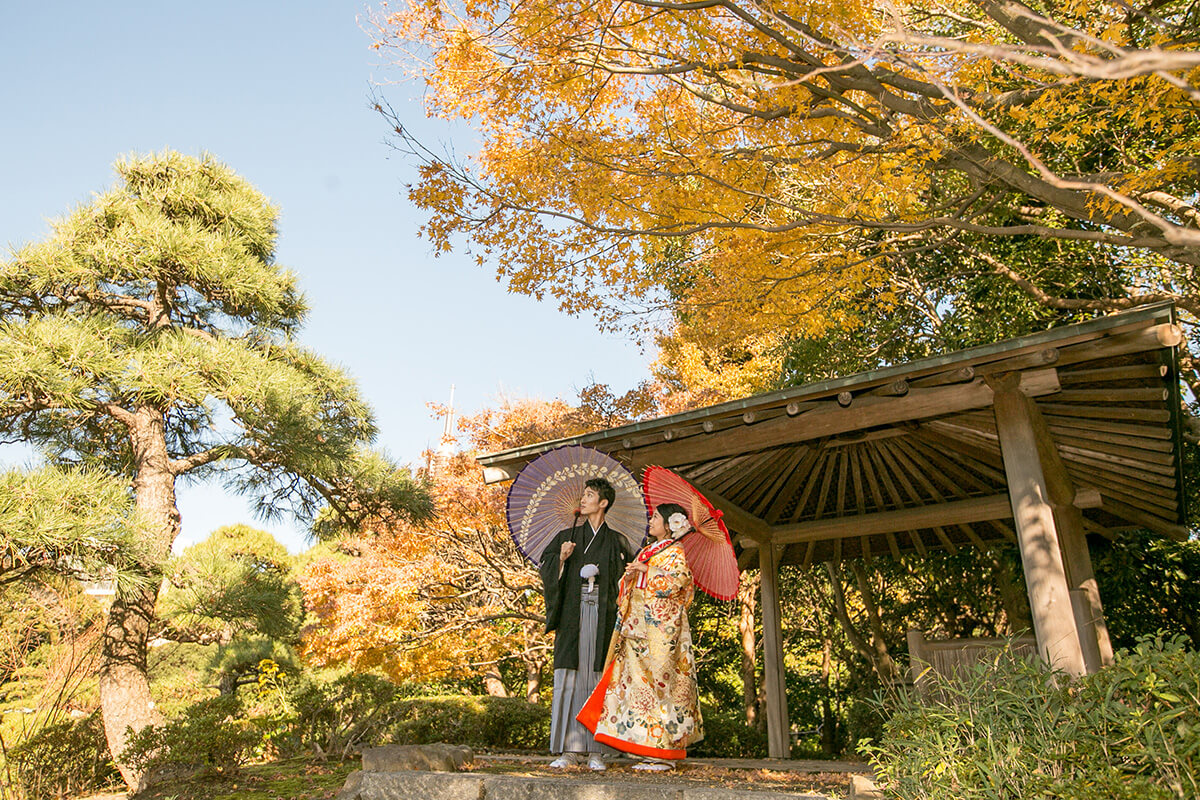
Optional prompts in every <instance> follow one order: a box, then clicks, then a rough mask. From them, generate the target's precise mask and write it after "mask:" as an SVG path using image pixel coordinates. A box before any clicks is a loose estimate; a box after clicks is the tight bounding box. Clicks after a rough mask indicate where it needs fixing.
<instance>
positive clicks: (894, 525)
mask: <svg viewBox="0 0 1200 800" xmlns="http://www.w3.org/2000/svg"><path fill="white" fill-rule="evenodd" d="M1175 322H1176V320H1175V310H1174V307H1173V306H1172V305H1170V304H1159V305H1153V306H1145V307H1141V308H1137V309H1133V310H1130V311H1126V312H1122V313H1119V314H1113V315H1111V316H1106V317H1101V318H1097V319H1094V320H1090V321H1088V322H1083V323H1078V324H1074V325H1064V326H1061V327H1057V328H1053V329H1050V330H1047V331H1042V332H1039V333H1036V334H1032V335H1029V336H1023V337H1020V338H1016V339H1009V340H1006V341H1002V342H996V343H993V344H988V345H983V346H980V347H973V348H969V349H966V350H959V351H957V352H953V353H948V354H946V355H942V356H937V357H933V358H926V359H921V360H919V361H913V362H910V363H907V364H900V365H896V366H890V367H885V368H881V369H876V370H872V371H869V372H862V373H858V374H856V375H849V376H846V377H841V378H835V379H833V380H827V381H821V382H818V383H811V384H807V385H804V386H797V387H792V388H787V389H781V390H779V391H775V392H769V393H766V394H760V395H755V396H753V397H747V398H744V399H740V400H733V401H729V402H725V403H720V404H717V405H713V406H709V407H707V408H701V409H696V410H694V411H689V412H685V413H681V414H673V415H670V416H665V417H659V418H657V419H651V420H644V421H641V422H635V423H631V424H628V425H621V426H618V427H615V428H610V429H607V430H602V431H596V432H593V433H588V434H584V435H581V436H573V437H570V438H566V439H559V440H555V441H550V442H541V443H538V444H534V445H529V446H526V447H519V448H514V449H511V450H505V451H502V452H497V453H491V454H488V455H485V456H481V457H480V458H479V462H480V464H481V465H483V467H484V470H485V479H486V480H487V481H488V482H489V483H494V482H497V481H502V480H507V479H511V478H513V477H515V476H516V474H517V472H518V471H519V470H520V468H521V467H522V466H523V465H524V464H526V463H528V462H529V461H530V460H532V459H533V458H536V457H537V456H538V455H540V454H541V453H544V452H546V451H548V450H551V449H553V448H555V447H559V446H562V445H567V444H583V445H587V446H589V447H594V448H596V449H598V450H601V451H604V452H606V453H608V454H609V455H611V456H613V457H614V458H616V459H617V460H619V461H621V462H622V463H624V464H625V465H626V466H628V467H629V468H630V469H631V470H632V471H633V472H634V473H635V474H639V473H640V472H641V470H642V469H644V468H645V467H646V466H648V465H650V464H659V465H661V466H665V467H670V468H671V469H673V470H675V471H676V472H678V473H679V474H681V475H683V476H684V477H686V478H687V479H688V480H689V481H691V482H692V483H693V484H695V485H696V487H697V488H699V489H700V490H701V491H703V492H704V493H705V494H706V496H708V497H709V499H711V500H713V501H714V502H715V503H716V504H717V505H718V506H719V507H722V508H723V509H724V511H725V518H726V521H727V522H728V523H729V527H730V529H731V531H732V532H734V533H735V535H736V537H737V538H735V542H737V543H738V544H740V545H741V546H742V547H743V548H746V549H749V548H751V547H754V546H757V545H758V544H759V543H762V542H765V541H774V542H775V543H777V544H778V545H780V546H781V547H782V548H783V549H782V551H781V557H780V562H781V563H801V564H809V563H813V562H820V561H831V560H833V561H836V560H841V559H843V558H855V557H860V556H865V557H870V556H871V555H872V554H886V553H890V554H892V555H899V554H900V553H902V552H907V551H914V550H915V551H917V552H919V553H922V554H923V553H925V552H927V551H928V550H932V549H948V550H951V551H955V550H957V549H958V548H959V547H963V546H967V547H969V546H981V547H982V546H987V545H988V544H989V543H991V542H993V541H997V540H1009V541H1015V540H1016V534H1015V532H1014V530H1013V527H1012V522H1011V519H1012V511H1011V508H1010V505H1009V498H1008V487H1007V483H1006V479H1005V470H1004V465H1003V462H1002V458H1001V453H1000V446H999V440H998V437H997V433H996V424H995V419H994V417H993V415H992V409H991V406H992V396H993V393H992V389H991V387H990V386H989V383H988V381H989V379H990V378H993V377H994V376H997V375H999V374H1001V373H1014V372H1015V373H1019V374H1020V380H1021V384H1020V385H1021V389H1022V391H1023V392H1024V393H1025V394H1027V395H1029V396H1030V397H1032V398H1033V399H1034V402H1035V404H1036V406H1037V408H1038V409H1039V411H1040V412H1041V415H1042V417H1043V418H1044V420H1045V423H1046V430H1047V431H1048V435H1049V436H1050V437H1051V438H1052V440H1053V442H1054V444H1055V445H1056V447H1057V450H1058V453H1059V456H1060V458H1061V460H1062V462H1063V464H1064V465H1065V467H1066V472H1067V474H1068V476H1069V478H1070V481H1071V483H1072V484H1074V487H1075V489H1076V500H1075V504H1076V505H1077V506H1080V507H1081V508H1082V509H1083V517H1084V525H1085V526H1086V528H1087V530H1088V531H1089V532H1094V533H1101V534H1104V535H1109V536H1111V535H1114V534H1115V532H1116V531H1119V530H1121V529H1123V528H1129V527H1139V528H1149V529H1151V530H1155V531H1158V532H1160V533H1164V534H1167V535H1170V536H1173V537H1176V538H1180V537H1183V536H1185V535H1186V531H1185V530H1184V529H1183V527H1182V524H1183V522H1184V495H1183V480H1182V466H1181V454H1180V445H1181V438H1182V437H1181V432H1180V430H1181V418H1180V396H1179V380H1178V366H1177V353H1176V348H1177V345H1178V343H1179V341H1180V332H1179V329H1178V327H1177V326H1176V324H1175Z"/></svg>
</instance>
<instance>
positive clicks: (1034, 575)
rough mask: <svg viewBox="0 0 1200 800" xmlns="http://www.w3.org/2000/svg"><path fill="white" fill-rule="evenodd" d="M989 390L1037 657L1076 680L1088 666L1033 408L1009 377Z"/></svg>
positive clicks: (994, 381) (997, 380) (996, 379)
mask: <svg viewBox="0 0 1200 800" xmlns="http://www.w3.org/2000/svg"><path fill="white" fill-rule="evenodd" d="M992 387H993V388H994V389H995V390H996V394H995V404H994V409H995V414H996V428H997V431H998V432H999V435H1000V452H1001V455H1002V456H1003V458H1004V471H1005V474H1006V475H1007V476H1008V490H1009V497H1010V499H1011V502H1012V517H1013V518H1014V519H1015V520H1016V523H1017V539H1018V542H1019V547H1020V552H1021V564H1022V566H1023V567H1024V570H1025V584H1026V587H1027V589H1028V592H1029V609H1030V612H1031V615H1032V617H1033V627H1034V632H1035V633H1036V634H1037V642H1038V652H1039V653H1040V654H1041V656H1042V658H1044V659H1045V660H1046V662H1047V663H1049V664H1050V665H1052V666H1054V667H1057V668H1059V669H1062V670H1063V671H1064V672H1066V673H1067V674H1068V675H1073V676H1080V675H1083V674H1084V673H1085V672H1086V671H1087V665H1086V663H1085V661H1084V657H1083V649H1082V646H1081V644H1080V640H1079V631H1078V629H1077V627H1076V624H1075V612H1074V608H1073V606H1072V604H1071V593H1070V587H1069V586H1068V584H1067V576H1066V572H1065V570H1064V568H1063V558H1062V551H1061V548H1060V547H1059V541H1058V531H1057V529H1056V526H1055V520H1054V511H1053V509H1052V508H1051V506H1050V504H1049V502H1047V501H1048V498H1049V495H1050V489H1049V487H1047V485H1046V477H1045V473H1044V472H1043V470H1042V465H1041V461H1040V459H1039V457H1038V443H1037V440H1036V437H1035V435H1034V432H1033V427H1032V425H1031V422H1030V414H1031V407H1032V406H1033V402H1032V401H1031V400H1030V399H1029V398H1028V397H1027V396H1026V395H1025V394H1023V393H1022V392H1021V391H1020V389H1019V387H1018V384H1017V381H1016V380H1015V379H1013V376H1011V375H1004V376H996V377H994V378H992Z"/></svg>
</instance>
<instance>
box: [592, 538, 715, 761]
mask: <svg viewBox="0 0 1200 800" xmlns="http://www.w3.org/2000/svg"><path fill="white" fill-rule="evenodd" d="M637 558H638V561H641V562H642V563H645V564H647V565H648V567H649V569H647V571H646V572H645V573H644V574H642V575H640V576H638V577H637V579H636V580H634V579H632V578H631V577H628V576H627V577H625V578H624V579H622V581H621V591H620V595H619V598H618V601H617V604H618V607H619V614H620V616H619V618H618V623H617V629H616V632H615V634H614V636H613V639H614V645H613V647H612V658H611V661H610V662H609V664H608V667H607V668H606V669H605V671H604V675H603V676H602V677H601V679H600V683H599V684H598V685H597V686H596V691H595V692H593V693H592V696H591V697H590V698H589V699H588V701H587V703H586V704H585V705H584V707H583V710H582V711H581V712H580V713H579V721H580V722H582V723H583V724H584V726H585V727H587V728H588V730H590V731H592V732H593V733H594V734H595V735H596V741H598V742H602V743H604V744H607V745H610V746H611V747H615V748H616V749H618V750H622V751H624V752H626V753H633V754H634V755H640V756H649V757H653V758H668V759H679V758H683V757H684V756H685V755H686V752H685V751H686V748H687V746H688V745H690V744H693V743H695V742H698V741H700V740H701V739H703V738H704V727H703V722H702V721H701V719H700V704H699V700H698V698H697V691H696V660H695V656H694V655H693V654H692V633H691V629H690V628H689V627H688V618H687V609H688V606H690V605H691V604H692V572H691V570H690V569H688V564H687V557H686V556H685V555H684V552H683V547H682V546H681V545H680V544H679V543H678V542H676V541H674V540H672V539H667V540H664V541H659V542H654V543H652V544H650V545H649V546H647V547H645V548H643V549H642V552H641V553H639V554H638V557H637Z"/></svg>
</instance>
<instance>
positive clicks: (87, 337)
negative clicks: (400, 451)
mask: <svg viewBox="0 0 1200 800" xmlns="http://www.w3.org/2000/svg"><path fill="white" fill-rule="evenodd" d="M116 172H117V176H118V179H119V180H118V184H117V185H116V186H115V187H113V188H112V189H110V190H108V191H106V192H103V193H101V194H98V195H96V196H95V197H94V198H93V200H92V201H91V202H89V203H87V204H85V205H83V206H81V207H79V208H77V209H76V210H75V211H73V212H72V213H70V214H69V215H67V216H66V217H64V218H62V219H60V220H58V221H56V222H55V223H54V224H53V231H52V233H51V235H50V236H49V237H48V238H47V239H46V240H45V241H43V242H38V243H33V244H29V245H26V246H24V247H21V248H19V249H17V250H16V251H15V252H13V253H12V255H11V257H9V258H7V259H5V260H4V261H3V262H2V263H0V436H3V437H5V438H8V439H13V440H23V441H26V442H29V443H31V444H33V445H34V446H35V447H36V448H38V450H39V451H40V452H41V453H42V454H44V456H45V458H46V459H47V460H48V461H49V462H50V463H51V464H52V465H55V466H59V467H63V468H71V469H87V470H92V471H95V472H96V473H98V474H106V475H108V476H111V477H112V479H114V480H117V481H119V482H120V483H121V484H123V485H124V486H127V487H129V488H128V489H127V490H126V491H128V492H129V494H128V495H127V497H128V498H129V499H130V501H131V502H132V506H133V509H134V514H135V516H136V518H137V521H138V525H139V526H140V529H139V531H140V539H141V541H142V542H143V543H144V547H145V549H144V551H143V553H142V556H143V558H142V562H141V569H142V571H143V574H144V575H145V576H146V577H147V580H145V581H142V582H141V583H140V585H138V586H136V587H135V586H124V587H120V589H119V591H118V595H117V598H116V599H115V601H114V602H113V606H112V610H111V612H110V615H109V620H108V626H107V629H106V631H105V636H104V640H103V648H104V658H103V666H102V669H101V682H100V690H101V703H102V706H103V709H104V717H105V727H106V732H107V735H108V739H109V745H110V748H111V750H112V752H113V753H114V756H115V757H116V758H117V761H118V764H119V765H121V752H122V750H123V749H124V742H125V740H126V737H127V733H128V731H129V729H130V728H132V729H133V730H134V731H136V730H140V729H141V728H142V727H144V726H145V725H147V724H150V723H153V722H156V721H157V720H158V714H157V712H156V711H155V710H154V703H153V702H152V700H151V698H150V695H149V688H148V685H147V682H146V660H145V659H146V639H147V636H148V634H149V631H150V630H151V627H152V624H153V620H154V610H155V600H156V595H157V583H158V576H159V574H160V573H159V569H160V566H161V564H162V563H164V562H165V560H166V558H167V556H168V555H169V553H170V550H171V545H172V542H173V541H174V540H175V537H176V536H177V535H178V533H179V530H180V517H179V511H178V508H177V507H176V504H175V482H176V480H177V479H179V478H180V477H182V476H188V477H189V478H192V479H200V478H204V477H210V476H214V475H217V476H219V477H221V478H223V479H224V480H225V481H226V483H227V485H228V486H230V487H231V488H232V489H234V490H237V491H242V492H246V493H248V494H250V495H251V496H252V497H253V498H254V499H255V501H256V503H257V504H258V508H259V510H260V511H261V512H263V513H264V514H267V515H271V514H278V513H282V512H284V511H285V510H288V511H291V512H293V513H295V514H297V515H298V516H299V517H301V518H307V519H310V520H313V519H315V518H316V517H317V515H318V514H319V513H323V514H324V521H325V522H326V523H329V522H330V521H331V520H332V521H333V522H335V523H336V522H340V524H342V525H349V526H353V525H356V524H359V523H361V522H362V521H363V520H365V519H367V518H396V519H401V518H404V519H423V518H424V517H426V516H427V515H428V514H429V512H430V509H431V502H430V499H429V495H428V492H427V491H426V488H425V486H424V484H423V483H422V482H421V481H419V480H417V479H415V478H414V477H413V476H412V475H411V474H410V473H409V472H408V470H407V469H403V468H400V467H398V466H397V465H395V464H393V463H391V462H390V461H389V460H388V459H386V458H384V457H382V456H381V455H380V454H378V453H376V452H374V451H372V450H371V449H370V445H371V442H372V440H373V438H374V436H375V433H376V430H375V423H374V420H373V418H372V414H371V410H370V408H369V407H368V405H367V404H366V402H365V401H364V400H363V399H362V398H361V397H360V396H359V393H358V390H357V387H356V386H355V384H354V381H353V379H352V378H351V377H350V376H349V375H347V374H346V373H345V372H344V371H342V370H341V369H338V368H336V367H334V366H332V365H330V364H328V363H326V362H325V361H323V360H322V359H321V358H320V357H319V356H317V355H316V354H314V353H312V352H310V351H308V350H307V349H305V348H304V347H302V346H300V345H299V344H298V343H297V342H296V341H295V339H294V334H295V333H296V331H297V330H298V329H299V326H300V324H301V322H302V321H303V319H304V315H305V312H306V309H307V306H306V303H305V301H304V298H303V296H302V295H301V293H300V290H299V288H298V286H297V281H296V277H295V276H294V275H293V274H292V273H290V272H288V271H287V270H285V269H282V268H281V267H280V266H279V265H278V264H276V263H275V257H274V251H275V241H276V236H277V225H276V220H277V215H278V212H277V209H276V208H275V207H274V206H273V205H271V203H270V202H269V201H268V200H267V198H266V197H264V196H263V195H262V194H261V193H260V192H258V190H256V189H255V188H254V187H253V186H251V185H250V184H249V183H247V182H246V181H245V180H244V179H242V178H241V177H239V176H238V175H237V174H236V173H234V172H233V171H232V170H231V169H229V168H228V167H227V166H225V165H224V164H221V163H220V162H219V161H217V160H216V159H215V158H213V157H211V156H207V155H205V156H201V157H199V158H194V157H188V156H183V155H180V154H178V153H173V152H163V153H160V154H155V155H150V156H131V157H128V158H125V159H122V160H120V161H118V162H117V164H116ZM122 774H123V775H124V776H125V778H126V781H127V782H128V783H130V785H131V786H137V785H138V784H139V782H140V781H141V779H142V777H143V775H141V774H140V773H139V772H138V771H137V770H135V769H132V768H130V767H128V765H122Z"/></svg>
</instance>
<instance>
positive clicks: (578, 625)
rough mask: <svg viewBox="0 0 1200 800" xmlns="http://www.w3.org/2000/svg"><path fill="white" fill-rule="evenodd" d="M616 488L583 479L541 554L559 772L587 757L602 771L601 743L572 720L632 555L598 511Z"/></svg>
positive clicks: (597, 668) (598, 666) (598, 663)
mask: <svg viewBox="0 0 1200 800" xmlns="http://www.w3.org/2000/svg"><path fill="white" fill-rule="evenodd" d="M614 500H616V492H615V491H614V490H613V487H612V484H610V483H609V482H608V481H606V480H604V479H603V478H593V479H592V480H589V481H588V482H587V483H586V484H585V485H584V489H583V495H582V496H581V497H580V498H579V512H578V517H577V518H576V523H575V525H573V526H572V527H570V528H568V529H566V530H564V531H560V532H559V533H558V534H557V535H556V536H555V537H554V539H553V540H551V542H550V544H548V545H547V546H546V549H545V550H544V551H542V561H541V564H540V570H539V571H540V572H541V575H542V586H543V589H544V592H545V597H546V632H547V633H549V632H550V631H555V636H554V697H553V701H552V703H551V707H550V714H551V716H550V752H551V753H555V754H560V755H559V757H558V758H557V759H555V760H554V761H552V762H551V763H550V766H551V767H553V768H555V769H562V768H564V767H569V766H572V765H574V764H578V763H580V761H581V760H582V758H583V755H584V754H585V753H586V754H587V755H588V767H590V768H591V769H593V770H595V771H597V772H599V771H602V770H604V769H605V766H604V759H603V757H602V752H603V745H601V744H599V743H598V742H597V741H596V740H595V738H593V736H592V734H591V732H589V731H588V730H587V728H585V727H583V725H581V724H580V723H579V722H577V721H576V719H575V716H576V715H577V714H578V713H579V710H580V709H581V708H583V704H584V703H585V702H586V701H587V699H588V696H589V695H591V693H592V691H593V690H595V688H596V684H597V683H598V682H599V680H600V675H601V673H602V672H603V671H604V660H605V658H606V657H607V656H608V644H609V641H610V639H611V637H612V632H613V628H614V627H615V626H616V621H617V619H616V618H617V589H618V584H619V583H620V580H621V575H622V573H623V572H624V571H625V565H626V564H627V563H629V561H630V560H632V558H633V554H632V553H630V552H629V548H628V545H626V543H625V538H624V537H623V536H621V534H619V533H617V532H616V531H614V530H612V529H610V528H609V527H608V525H607V523H605V521H604V516H605V515H606V514H607V513H608V511H609V510H610V509H611V508H612V504H613V501H614Z"/></svg>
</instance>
